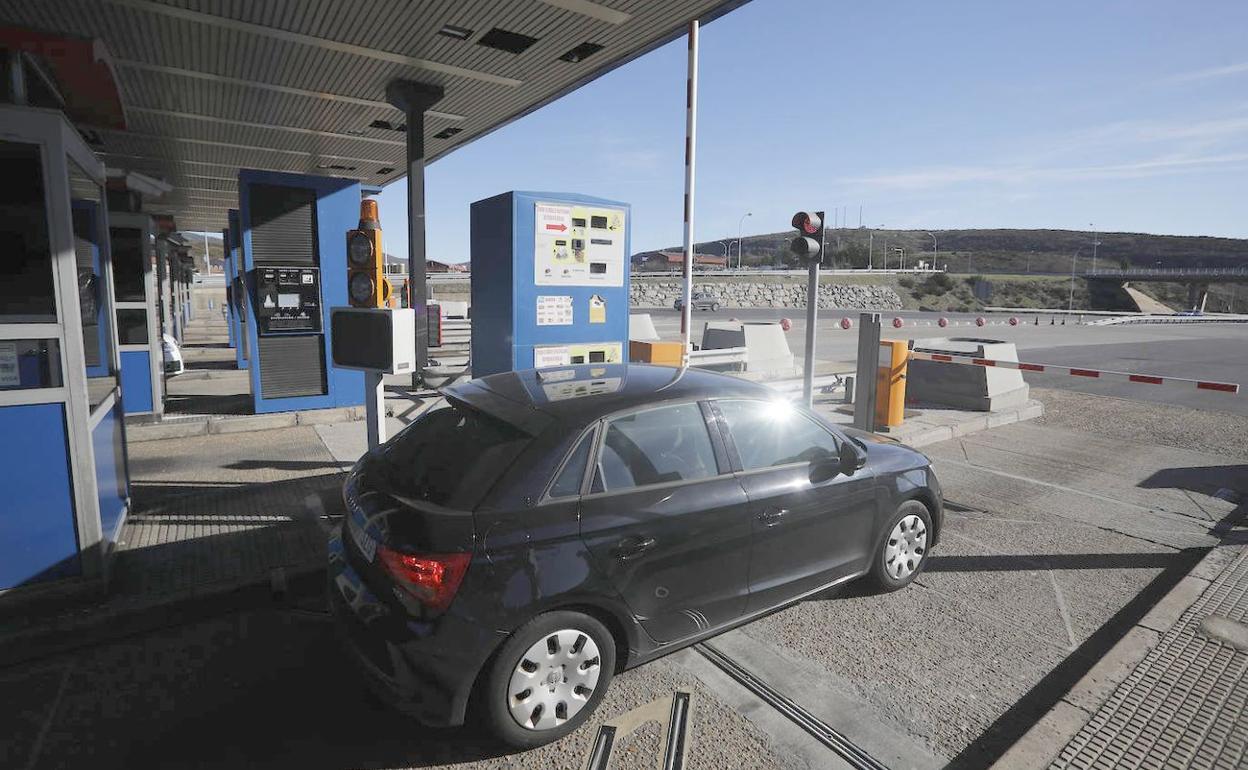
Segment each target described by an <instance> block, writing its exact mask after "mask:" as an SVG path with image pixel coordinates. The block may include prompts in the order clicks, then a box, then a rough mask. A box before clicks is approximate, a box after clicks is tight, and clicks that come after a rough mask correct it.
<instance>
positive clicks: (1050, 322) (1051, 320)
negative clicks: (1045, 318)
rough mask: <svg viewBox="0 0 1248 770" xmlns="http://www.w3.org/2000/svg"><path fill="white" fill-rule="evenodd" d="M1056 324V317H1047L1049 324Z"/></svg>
mask: <svg viewBox="0 0 1248 770" xmlns="http://www.w3.org/2000/svg"><path fill="white" fill-rule="evenodd" d="M1056 325H1057V319H1056V318H1050V319H1049V326H1056Z"/></svg>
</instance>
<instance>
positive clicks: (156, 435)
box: [126, 420, 208, 443]
mask: <svg viewBox="0 0 1248 770" xmlns="http://www.w3.org/2000/svg"><path fill="white" fill-rule="evenodd" d="M207 433H208V420H178V421H177V422H160V423H152V424H150V425H130V424H127V425H126V442H127V443H135V442H139V441H160V440H162V439H167V438H190V437H192V436H203V435H206V434H207Z"/></svg>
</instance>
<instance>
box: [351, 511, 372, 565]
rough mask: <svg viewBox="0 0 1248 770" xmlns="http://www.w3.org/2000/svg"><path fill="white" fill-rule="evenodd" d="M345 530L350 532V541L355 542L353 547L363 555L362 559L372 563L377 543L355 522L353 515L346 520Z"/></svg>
mask: <svg viewBox="0 0 1248 770" xmlns="http://www.w3.org/2000/svg"><path fill="white" fill-rule="evenodd" d="M347 529H348V530H350V532H351V539H352V540H354V541H355V545H356V547H357V548H359V549H360V553H362V554H364V558H365V559H367V560H368V561H369V563H372V561H373V557H374V556H376V555H377V541H376V540H374V539H373V537H372V536H371V535H369V534H368V533H367V532H365V531H364V528H363V527H361V526H360V524H359V522H357V521H356V520H355V516H354V515H352V516H351V518H349V519H347Z"/></svg>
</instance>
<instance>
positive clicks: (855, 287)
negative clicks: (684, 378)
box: [629, 280, 901, 310]
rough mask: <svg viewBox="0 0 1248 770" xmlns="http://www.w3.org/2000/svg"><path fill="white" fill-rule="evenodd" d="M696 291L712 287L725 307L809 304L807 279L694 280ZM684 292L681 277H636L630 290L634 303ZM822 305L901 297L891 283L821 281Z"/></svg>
mask: <svg viewBox="0 0 1248 770" xmlns="http://www.w3.org/2000/svg"><path fill="white" fill-rule="evenodd" d="M693 290H694V291H709V292H711V293H712V294H714V295H715V296H716V297H718V298H719V304H720V305H722V306H723V307H726V308H727V307H792V308H804V307H806V282H805V281H800V282H799V281H793V282H778V281H768V282H753V281H733V282H724V283H713V284H712V283H695V284H694V285H693ZM680 294H681V284H680V282H679V281H649V280H634V281H633V285H632V289H631V291H630V292H629V295H630V301H631V304H632V305H633V307H671V306H672V303H673V302H675V301H676V298H677V297H679V296H680ZM819 307H821V308H856V309H862V310H900V309H901V297H899V296H897V292H895V291H893V289H892V287H891V286H871V285H862V284H827V283H824V284H820V286H819Z"/></svg>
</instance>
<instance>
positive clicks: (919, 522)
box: [869, 500, 933, 592]
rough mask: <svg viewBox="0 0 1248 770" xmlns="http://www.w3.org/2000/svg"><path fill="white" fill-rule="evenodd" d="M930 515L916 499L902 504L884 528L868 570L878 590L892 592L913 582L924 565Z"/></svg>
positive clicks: (925, 507) (928, 545) (930, 523)
mask: <svg viewBox="0 0 1248 770" xmlns="http://www.w3.org/2000/svg"><path fill="white" fill-rule="evenodd" d="M932 535H933V532H932V514H931V512H930V511H928V510H927V506H926V505H924V504H923V503H921V502H919V501H918V500H907V501H906V502H904V503H902V504H901V506H900V507H899V508H898V509H897V512H896V513H894V514H893V515H892V516H891V517H890V518H889V520H888V524H887V525H886V526H885V527H884V536H883V537H882V538H880V542H879V544H878V545H877V546H876V549H875V558H874V559H873V560H872V562H871V571H870V573H869V575H870V578H871V582H872V583H873V584H874V585H875V587H876V588H878V589H879V590H880V591H884V592H888V591H896V590H898V589H901V588H905V587H906V586H908V585H910V583H912V582H914V579H915V578H916V577H918V576H919V573H920V572H922V571H923V568H924V567H925V566H927V556H928V552H929V551H930V550H931V543H932Z"/></svg>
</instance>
